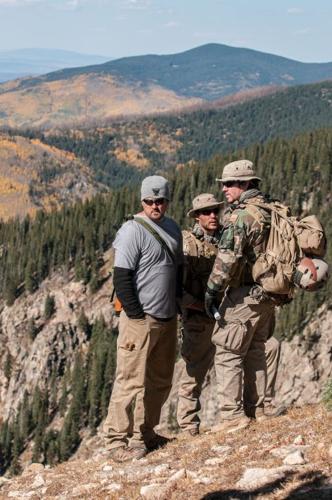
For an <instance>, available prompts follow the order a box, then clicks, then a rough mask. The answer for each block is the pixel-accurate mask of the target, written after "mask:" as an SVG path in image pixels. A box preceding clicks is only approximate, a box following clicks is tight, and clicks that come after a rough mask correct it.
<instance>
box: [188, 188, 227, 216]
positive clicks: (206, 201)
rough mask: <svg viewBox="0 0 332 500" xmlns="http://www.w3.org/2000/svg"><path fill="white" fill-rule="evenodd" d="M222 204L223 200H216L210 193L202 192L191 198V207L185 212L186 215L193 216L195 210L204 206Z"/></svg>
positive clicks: (210, 206)
mask: <svg viewBox="0 0 332 500" xmlns="http://www.w3.org/2000/svg"><path fill="white" fill-rule="evenodd" d="M223 205H224V202H223V201H218V200H216V198H215V197H214V196H213V194H210V193H202V194H199V195H198V196H196V198H194V199H193V208H192V209H191V210H189V212H188V213H187V216H188V217H195V216H196V212H198V211H199V210H204V209H205V208H215V207H216V208H221V207H222V206H223Z"/></svg>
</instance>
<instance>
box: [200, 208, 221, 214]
mask: <svg viewBox="0 0 332 500" xmlns="http://www.w3.org/2000/svg"><path fill="white" fill-rule="evenodd" d="M199 213H200V214H201V215H210V214H214V215H218V214H219V208H205V209H204V210H200V211H199Z"/></svg>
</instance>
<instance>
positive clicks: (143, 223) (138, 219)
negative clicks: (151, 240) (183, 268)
mask: <svg viewBox="0 0 332 500" xmlns="http://www.w3.org/2000/svg"><path fill="white" fill-rule="evenodd" d="M134 220H135V221H136V222H138V223H139V224H140V225H141V226H143V227H144V228H145V229H146V230H147V231H149V233H151V234H152V236H154V237H155V238H156V240H157V241H158V242H159V243H160V245H161V246H162V248H163V249H164V250H165V252H166V253H167V255H168V256H169V257H170V259H171V261H172V262H173V264H175V256H174V254H173V252H172V250H171V249H170V248H169V246H168V245H167V243H166V241H165V240H164V239H163V238H162V237H161V236H160V234H159V233H158V232H157V231H156V230H155V229H154V228H153V227H152V226H150V224H149V223H148V222H147V221H145V220H144V219H143V218H141V217H134Z"/></svg>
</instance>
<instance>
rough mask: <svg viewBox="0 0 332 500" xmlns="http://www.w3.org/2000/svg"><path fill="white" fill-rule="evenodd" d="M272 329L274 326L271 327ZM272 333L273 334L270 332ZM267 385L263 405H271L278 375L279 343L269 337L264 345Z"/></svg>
mask: <svg viewBox="0 0 332 500" xmlns="http://www.w3.org/2000/svg"><path fill="white" fill-rule="evenodd" d="M273 327H274V325H273ZM272 333H273V332H272ZM265 356H266V369H267V383H266V390H265V398H264V405H269V404H271V401H272V400H273V398H274V395H275V392H274V387H275V384H276V378H277V373H278V365H279V358H280V342H279V341H278V340H277V339H276V338H275V337H270V338H269V340H268V341H267V342H266V344H265Z"/></svg>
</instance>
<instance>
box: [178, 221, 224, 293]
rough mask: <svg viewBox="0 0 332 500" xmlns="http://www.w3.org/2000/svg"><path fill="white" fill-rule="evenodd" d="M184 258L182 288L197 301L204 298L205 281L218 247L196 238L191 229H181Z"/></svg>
mask: <svg viewBox="0 0 332 500" xmlns="http://www.w3.org/2000/svg"><path fill="white" fill-rule="evenodd" d="M182 236H183V252H184V256H185V257H184V258H185V276H184V289H185V290H186V292H188V293H190V294H191V295H193V297H195V298H196V299H197V300H199V301H203V300H204V295H205V291H206V286H207V282H208V279H209V276H210V273H211V271H212V268H213V264H214V261H215V258H216V255H217V251H218V248H217V246H216V245H214V244H213V243H209V242H208V241H205V240H204V238H202V239H199V238H197V237H196V236H195V235H194V234H193V233H192V232H191V231H182Z"/></svg>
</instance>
